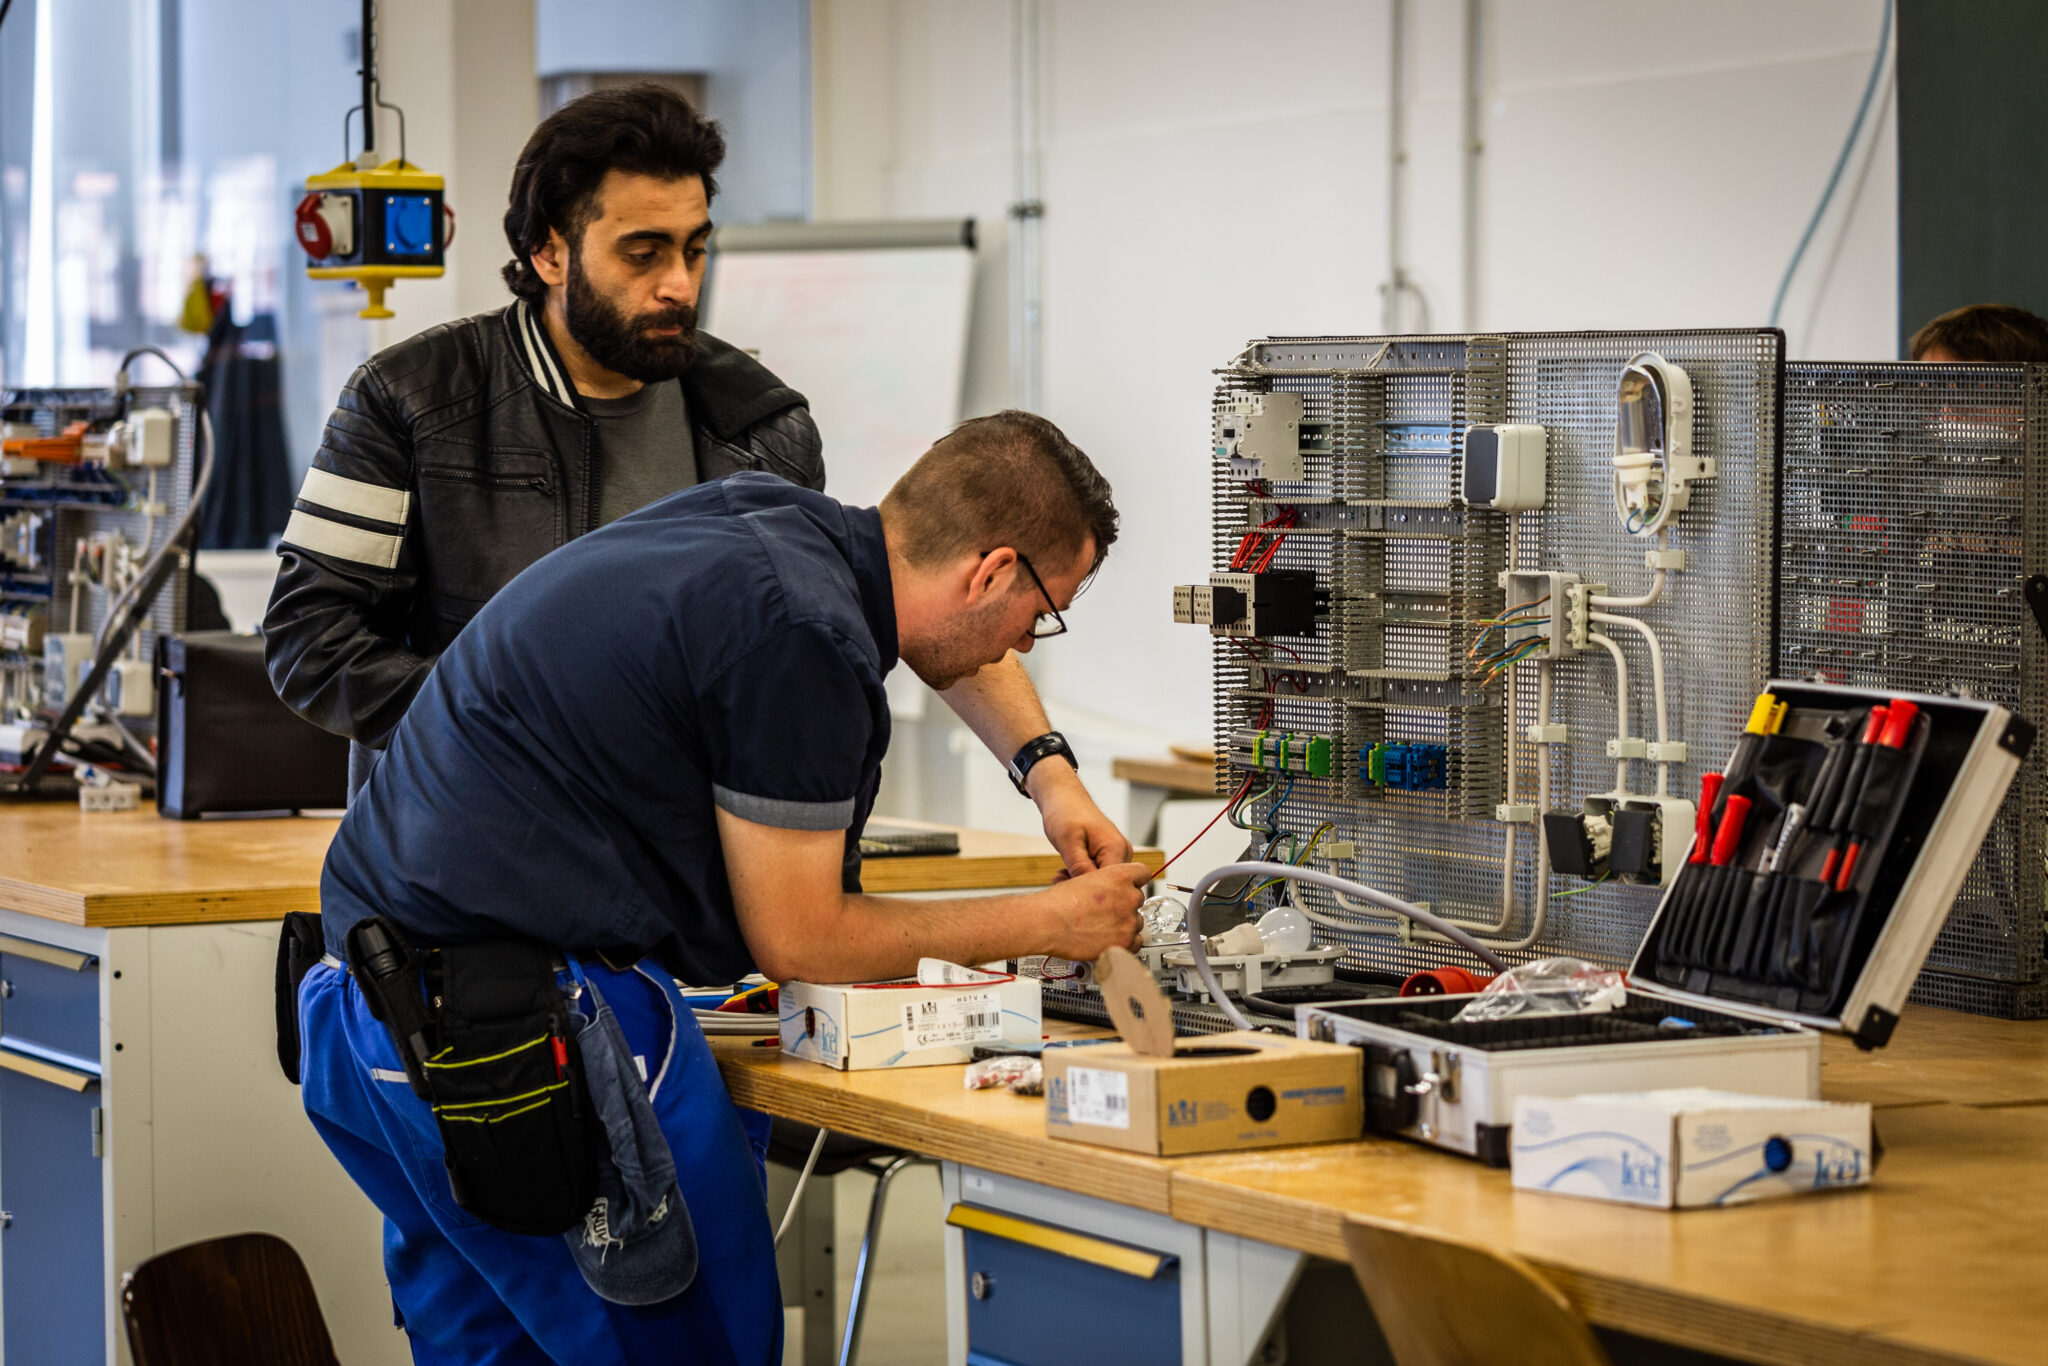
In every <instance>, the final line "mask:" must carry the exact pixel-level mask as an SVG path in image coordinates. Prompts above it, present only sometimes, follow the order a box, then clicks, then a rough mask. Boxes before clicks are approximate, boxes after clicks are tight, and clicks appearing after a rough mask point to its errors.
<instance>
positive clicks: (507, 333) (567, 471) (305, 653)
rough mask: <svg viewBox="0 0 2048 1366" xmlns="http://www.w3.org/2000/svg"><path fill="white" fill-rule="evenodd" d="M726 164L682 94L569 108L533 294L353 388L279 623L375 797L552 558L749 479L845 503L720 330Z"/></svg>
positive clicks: (537, 192)
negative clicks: (669, 499)
mask: <svg viewBox="0 0 2048 1366" xmlns="http://www.w3.org/2000/svg"><path fill="white" fill-rule="evenodd" d="M724 155H725V141H724V138H723V136H722V135H721V133H720V132H719V129H718V126H717V125H716V124H714V123H711V122H709V121H708V120H706V119H704V118H703V117H701V116H700V115H699V114H698V113H697V112H696V111H695V110H693V109H692V108H691V107H690V105H689V104H688V102H687V101H685V100H684V99H683V98H682V97H681V96H679V95H677V94H676V93H674V92H673V91H671V90H669V89H667V88H665V87H662V86H659V85H653V84H647V85H640V86H632V87H627V88H624V89H617V90H605V91H598V92H596V93H593V94H591V95H586V96H584V97H583V98H582V99H579V100H576V101H574V102H573V103H571V104H569V105H567V106H565V107H564V108H563V109H561V110H560V111H558V112H557V113H555V114H554V115H552V116H551V117H549V118H548V119H547V120H546V121H545V122H543V123H542V124H541V125H540V127H539V128H538V129H536V130H535V132H534V134H533V137H532V138H531V140H529V141H528V143H527V145H526V148H525V150H524V151H523V152H522V153H521V154H520V158H519V163H518V167H517V169H516V170H515V171H514V173H513V181H512V192H511V204H510V207H509V208H508V209H507V210H506V213H505V233H506V237H507V238H508V239H509V240H510V242H511V245H512V249H513V252H514V253H515V254H514V258H513V260H512V261H511V262H510V263H509V264H508V265H507V266H506V267H505V282H506V284H507V285H509V286H510V287H511V290H512V292H513V294H514V295H516V296H517V297H516V299H515V301H514V302H513V303H512V304H511V306H509V307H507V308H503V309H499V310H497V311H495V312H490V313H483V314H479V315H477V316H476V317H472V318H464V319H461V320H460V321H457V322H451V323H444V324H442V325H440V326H438V327H433V328H429V329H428V330H427V331H425V332H422V333H421V334H419V335H418V336H416V337H412V338H409V339H408V340H406V341H402V342H400V343H398V344H397V345H396V346H393V347H390V348H388V349H387V350H384V351H381V352H379V353H378V354H377V355H375V356H373V357H371V358H370V359H369V360H368V361H367V362H366V363H364V364H363V366H362V367H361V368H359V369H358V370H357V371H356V372H355V374H354V375H352V376H351V377H350V378H349V381H348V384H347V386H346V387H345V388H344V389H343V390H342V393H341V398H340V401H339V402H338V403H337V405H336V407H335V410H334V415H333V416H332V417H331V418H329V419H328V423H327V431H326V434H325V436H324V438H323V439H322V441H321V443H320V449H319V451H318V452H317V453H316V454H315V455H314V457H313V466H312V469H311V470H310V471H308V473H307V475H306V480H305V484H304V486H303V487H302V488H301V489H300V491H299V497H298V501H297V503H296V504H295V506H294V509H293V512H292V516H291V520H290V524H289V525H288V526H287V527H286V529H285V532H284V536H283V538H282V540H281V541H280V543H279V545H278V554H279V556H280V557H281V559H282V564H281V566H280V569H279V572H278V578H277V584H276V587H275V589H274V590H273V591H272V593H271V599H270V607H269V611H268V612H267V613H266V615H265V617H264V621H263V630H264V637H265V646H264V652H265V657H266V659H267V662H268V664H269V669H270V676H271V680H272V682H273V683H274V684H275V685H276V687H277V691H278V695H279V696H281V697H282V698H283V699H284V701H285V702H286V704H287V705H289V706H290V707H291V708H292V709H293V710H294V711H296V712H298V713H299V714H300V715H302V716H304V717H306V718H307V719H308V720H310V721H312V722H314V723H315V724H317V725H319V726H322V727H324V728H325V729H327V730H330V731H335V732H338V733H340V734H343V735H347V736H348V737H349V738H350V739H351V740H353V741H355V742H356V743H355V745H354V746H353V747H352V751H351V756H350V759H351V761H350V790H351V792H353V791H354V790H355V788H357V787H358V786H360V784H361V782H362V779H363V776H364V775H365V774H366V773H367V771H368V761H369V759H370V758H371V757H372V756H370V755H367V754H365V753H364V751H365V749H368V750H371V751H375V750H380V749H382V748H383V745H384V742H385V740H386V739H387V738H388V737H389V736H390V734H391V732H392V730H393V728H394V727H396V726H397V724H398V720H399V718H400V717H401V716H403V715H404V714H405V710H406V708H407V707H408V706H409V705H410V704H411V702H412V699H413V695H414V694H415V693H417V692H418V691H419V688H420V685H421V684H422V683H423V682H424V681H425V680H426V677H427V672H428V670H430V669H431V668H432V667H433V664H434V660H435V658H436V657H437V656H438V655H439V654H440V653H441V651H442V649H443V648H445V647H446V646H447V644H448V643H449V642H450V641H451V640H453V639H454V637H455V633H456V632H457V631H459V630H461V629H462V626H463V624H464V623H465V622H467V621H468V620H469V619H470V618H471V617H472V616H474V615H475V614H476V612H477V610H478V609H479V608H481V607H482V606H483V605H484V603H485V602H486V601H488V600H489V599H490V597H491V596H492V595H493V594H495V593H496V592H497V591H498V590H499V589H500V588H503V587H504V586H505V584H506V583H508V582H510V580H511V579H512V577H513V576H514V575H515V574H517V573H519V571H520V570H522V569H524V568H526V566H527V565H529V564H531V563H533V562H534V561H535V560H537V559H539V558H540V557H541V556H542V555H545V554H546V553H547V552H548V551H550V550H553V549H554V548H555V547H557V546H559V545H562V544H564V543H565V542H567V541H569V540H571V539H573V538H574V537H576V536H579V535H582V534H583V533H584V532H587V531H593V530H595V529H597V528H598V527H599V526H602V525H604V524H605V523H607V522H610V521H613V520H615V519H616V518H618V517H621V516H623V515H625V514H626V513H628V512H631V511H634V510H635V509H637V508H639V507H642V506H644V505H645V504H647V503H649V502H652V501H653V500H654V499H656V498H659V497H661V496H663V495H664V494H668V493H673V492H675V491H676V490H678V489H682V488H687V487H689V486H691V485H693V484H697V483H701V482H705V481H709V480H712V479H717V478H720V477H721V476H724V475H727V474H731V473H733V472H735V471H737V470H762V471H766V472H768V473H771V474H775V475H779V476H781V477H782V478H784V479H787V480H789V481H790V482H792V483H795V484H800V485H802V486H804V487H806V488H811V489H823V488H824V485H825V470H824V465H823V462H822V460H821V459H820V455H819V439H818V429H817V426H816V425H815V424H814V423H813V422H812V420H811V415H810V411H809V409H808V408H807V407H806V406H805V403H804V398H803V395H802V394H799V393H797V392H796V391H795V390H794V389H791V388H789V387H788V386H787V385H785V384H783V383H782V382H781V381H780V380H779V379H777V378H776V377H775V376H774V375H773V374H771V373H769V371H768V370H767V369H766V368H765V367H764V366H762V365H761V364H760V363H759V362H758V361H756V360H754V359H753V358H752V357H750V356H748V355H746V354H745V353H744V352H741V351H740V350H738V349H737V348H735V347H732V346H729V345H727V344H726V343H724V342H722V341H720V340H718V339H717V338H716V337H711V336H708V335H706V334H704V333H701V332H699V331H698V330H697V297H698V290H699V287H700V286H701V284H702V283H703V278H704V259H705V242H706V239H707V238H708V237H709V236H710V233H711V219H710V204H711V200H712V197H713V196H714V195H715V194H716V193H717V181H716V179H715V172H716V171H717V169H718V167H719V164H720V162H721V161H722V160H723V159H724ZM545 644H546V642H541V641H537V642H535V645H536V647H537V648H544V647H545Z"/></svg>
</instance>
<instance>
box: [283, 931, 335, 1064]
mask: <svg viewBox="0 0 2048 1366" xmlns="http://www.w3.org/2000/svg"><path fill="white" fill-rule="evenodd" d="M326 952H327V949H326V945H325V944H324V943H323V942H322V940H321V937H320V915H319V912H317V911H287V912H285V917H284V928H283V930H282V931H281V932H280V933H279V934H278V936H277V1065H278V1066H279V1067H281V1068H283V1069H284V1079H285V1080H286V1081H288V1082H290V1083H291V1084H292V1085H294V1086H297V1085H298V1084H299V984H300V983H302V982H304V981H305V980H306V974H307V973H309V972H311V971H312V970H313V965H314V964H315V963H317V962H319V961H320V959H321V957H322V955H324V954H325V953H326Z"/></svg>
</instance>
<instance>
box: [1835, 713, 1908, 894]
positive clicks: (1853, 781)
mask: <svg viewBox="0 0 2048 1366" xmlns="http://www.w3.org/2000/svg"><path fill="white" fill-rule="evenodd" d="M1890 715H1891V709H1890V708H1889V707H1885V706H1876V707H1872V708H1871V709H1870V719H1869V720H1868V721H1866V722H1865V723H1864V725H1863V738H1862V739H1861V740H1859V741H1857V743H1856V752H1855V754H1854V755H1852V756H1851V757H1850V759H1849V767H1848V769H1847V771H1846V773H1845V775H1844V777H1843V780H1842V783H1841V786H1840V787H1839V788H1838V789H1837V790H1836V792H1835V794H1834V796H1833V800H1832V801H1831V802H1830V803H1829V807H1830V810H1829V813H1828V823H1827V827H1826V828H1827V829H1828V830H1829V831H1831V832H1835V843H1834V844H1833V846H1832V847H1830V848H1829V850H1828V856H1827V858H1826V860H1824V861H1823V862H1822V863H1821V866H1820V880H1821V881H1822V882H1827V883H1832V882H1834V880H1835V874H1836V873H1837V872H1839V871H1840V870H1841V866H1842V853H1843V839H1842V832H1843V831H1844V829H1845V827H1846V826H1847V825H1848V823H1849V817H1850V815H1851V814H1852V813H1853V812H1854V811H1855V810H1856V799H1857V798H1858V797H1860V796H1861V795H1862V794H1863V776H1864V774H1866V773H1868V772H1869V771H1870V751H1871V750H1873V749H1875V748H1876V747H1877V740H1878V737H1879V736H1880V735H1883V734H1884V728H1885V721H1886V719H1887V718H1888V717H1889V716H1890Z"/></svg>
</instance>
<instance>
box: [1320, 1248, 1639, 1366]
mask: <svg viewBox="0 0 2048 1366" xmlns="http://www.w3.org/2000/svg"><path fill="white" fill-rule="evenodd" d="M1344 1245H1345V1247H1346V1248H1348V1249H1349V1250H1350V1253H1351V1271H1352V1274H1353V1275H1355V1276H1357V1277H1358V1284H1359V1287H1360V1288H1361V1289H1362V1290H1364V1291H1365V1298H1366V1300H1367V1301H1368V1302H1369V1303H1370V1304H1371V1305H1372V1312H1373V1317H1375V1318H1377V1319H1378V1320H1379V1323H1380V1331H1381V1332H1383V1333H1385V1334H1386V1338H1387V1345H1388V1346H1389V1347H1390V1348H1392V1349H1393V1353H1394V1360H1395V1361H1396V1362H1398V1363H1399V1366H1491V1364H1492V1363H1496V1362H1509V1361H1512V1362H1515V1363H1517V1366H1609V1362H1608V1358H1607V1353H1606V1352H1605V1351H1604V1350H1603V1349H1602V1348H1601V1346H1600V1343H1599V1341H1598V1340H1597V1339H1595V1338H1594V1336H1593V1330H1592V1329H1590V1328H1588V1327H1587V1326H1586V1321H1585V1319H1583V1318H1581V1317H1580V1316H1579V1312H1578V1311H1577V1310H1576V1309H1573V1308H1572V1306H1571V1303H1570V1302H1569V1301H1567V1300H1566V1299H1565V1297H1564V1296H1563V1295H1561V1294H1559V1293H1558V1291H1557V1287H1556V1286H1554V1285H1552V1284H1551V1283H1550V1282H1549V1281H1547V1280H1545V1279H1544V1278H1543V1277H1542V1276H1541V1275H1540V1274H1539V1273H1538V1272H1537V1271H1536V1269H1535V1268H1534V1267H1532V1266H1530V1265H1529V1264H1528V1263H1527V1262H1525V1261H1523V1260H1522V1259H1521V1258H1520V1257H1517V1256H1515V1255H1514V1254H1513V1253H1509V1252H1495V1251H1493V1250H1492V1249H1490V1248H1484V1247H1479V1246H1477V1245H1474V1244H1470V1243H1458V1242H1451V1241H1449V1240H1447V1239H1442V1238H1438V1237H1436V1236H1435V1235H1433V1234H1428V1233H1422V1232H1418V1231H1416V1230H1412V1229H1386V1228H1380V1227H1377V1226H1375V1225H1372V1224H1365V1223H1359V1222H1357V1221H1352V1222H1349V1223H1347V1224H1346V1225H1345V1226H1344Z"/></svg>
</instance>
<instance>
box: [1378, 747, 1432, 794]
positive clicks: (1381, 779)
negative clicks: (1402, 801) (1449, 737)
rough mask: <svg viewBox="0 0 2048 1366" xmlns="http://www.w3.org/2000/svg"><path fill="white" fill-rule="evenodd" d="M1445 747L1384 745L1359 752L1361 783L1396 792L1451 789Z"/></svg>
mask: <svg viewBox="0 0 2048 1366" xmlns="http://www.w3.org/2000/svg"><path fill="white" fill-rule="evenodd" d="M1450 756H1451V751H1450V748H1449V747H1448V746H1446V745H1432V744H1407V743H1393V744H1389V743H1381V744H1377V745H1373V746H1372V747H1371V748H1369V749H1361V750H1360V751H1358V757H1359V759H1360V761H1361V762H1360V763H1359V766H1358V777H1359V779H1360V781H1362V782H1367V783H1370V784H1372V785H1373V786H1374V787H1385V788H1392V789H1393V790H1394V791H1397V792H1441V791H1444V790H1445V789H1446V788H1448V787H1449V786H1450Z"/></svg>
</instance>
